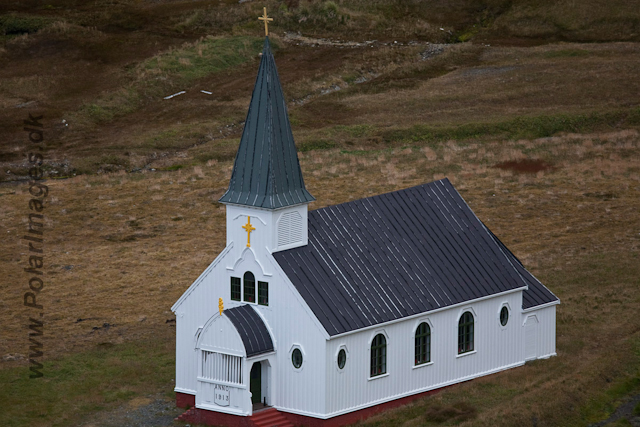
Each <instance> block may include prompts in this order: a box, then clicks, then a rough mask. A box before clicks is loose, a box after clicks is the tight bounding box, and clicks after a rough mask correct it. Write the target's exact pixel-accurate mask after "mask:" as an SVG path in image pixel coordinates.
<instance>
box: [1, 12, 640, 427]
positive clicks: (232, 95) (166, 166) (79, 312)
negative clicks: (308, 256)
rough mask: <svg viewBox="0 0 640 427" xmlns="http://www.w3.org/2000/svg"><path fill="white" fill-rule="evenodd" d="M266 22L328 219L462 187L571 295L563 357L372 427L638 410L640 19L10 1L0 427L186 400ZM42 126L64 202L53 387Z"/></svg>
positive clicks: (311, 182) (582, 421)
mask: <svg viewBox="0 0 640 427" xmlns="http://www.w3.org/2000/svg"><path fill="white" fill-rule="evenodd" d="M263 5H266V6H267V7H268V10H269V11H270V12H269V14H270V15H272V16H273V17H274V19H275V21H274V24H273V25H272V26H271V27H270V33H271V37H270V38H271V39H272V43H273V45H274V46H275V49H276V53H275V57H276V63H277V66H278V71H279V75H280V79H281V82H282V84H283V88H284V91H285V95H286V97H287V100H288V102H289V114H290V118H291V123H292V127H293V133H294V137H295V140H296V143H297V145H298V149H299V157H300V162H301V166H302V170H303V174H304V177H305V182H306V184H307V187H308V189H309V191H310V192H311V193H312V194H313V195H314V196H315V197H316V199H317V201H316V202H314V203H313V204H312V205H311V208H312V209H315V208H318V207H322V206H327V205H331V204H336V203H341V202H345V201H349V200H353V199H357V198H361V197H367V196H370V195H374V194H380V193H383V192H387V191H392V190H397V189H401V188H406V187H409V186H412V185H417V184H421V183H424V182H429V181H432V180H435V179H440V178H442V177H445V176H446V177H448V178H449V179H450V180H451V181H452V182H453V183H454V185H455V186H456V188H457V189H458V191H460V193H461V194H462V196H463V197H464V198H465V200H466V201H467V202H468V203H469V205H470V206H471V208H472V209H473V210H474V211H475V212H476V213H477V215H478V216H479V217H480V219H481V220H482V221H483V222H484V223H485V224H487V226H488V227H490V228H491V230H492V231H493V232H494V233H495V234H496V235H497V236H499V237H500V238H501V239H502V240H503V241H504V242H505V244H507V245H508V246H509V248H510V249H511V250H512V251H513V252H514V253H515V254H516V255H517V256H518V257H519V258H520V259H521V260H522V261H523V263H524V264H525V266H527V267H528V268H529V269H530V270H531V271H532V272H533V273H534V274H535V275H536V276H537V277H538V278H540V280H541V281H542V282H543V283H545V284H546V285H547V286H548V287H549V288H550V289H551V290H552V291H553V292H554V293H556V294H557V295H558V296H559V297H560V299H561V300H562V305H560V306H559V308H558V319H557V320H558V323H557V351H558V356H557V357H554V358H552V359H549V360H545V361H537V362H534V363H530V364H527V365H526V366H524V367H521V368H518V369H514V370H510V371H507V372H504V373H500V374H498V375H493V376H490V377H487V378H482V379H479V380H474V381H472V382H469V383H465V384H461V385H457V386H454V387H450V388H448V389H446V390H444V391H443V392H441V393H439V394H437V395H435V396H433V397H430V398H427V399H423V400H420V401H418V402H417V403H415V404H412V405H410V406H407V407H403V408H400V409H397V410H394V411H391V412H388V413H385V414H384V415H381V416H378V417H374V418H372V419H370V420H368V421H365V422H363V423H362V425H371V426H374V425H375V426H398V425H405V426H423V425H424V426H431V425H463V426H472V425H473V426H476V425H482V426H485V425H491V426H493V425H501V426H514V425H522V426H558V425H573V426H582V425H588V424H590V423H596V422H599V421H601V420H604V419H606V418H607V417H608V416H609V415H611V414H612V413H614V411H615V410H616V408H617V407H619V406H620V405H621V404H622V403H624V402H625V401H626V399H628V398H629V397H631V396H637V395H638V393H640V370H639V368H638V367H639V366H640V320H639V319H638V316H637V313H638V312H639V311H640V291H639V289H640V281H639V279H638V278H639V277H640V262H639V261H638V257H639V255H638V253H639V248H640V216H639V215H638V212H639V211H640V133H639V132H640V101H639V98H638V94H639V93H640V80H639V79H638V64H640V43H639V42H640V5H639V4H638V2H622V1H617V0H616V1H614V2H607V3H606V4H605V3H602V2H596V1H590V0H586V1H583V2H575V1H572V0H566V1H558V2H551V1H536V2H533V1H526V0H513V1H502V0H483V1H481V2H472V1H470V0H456V1H453V0H451V1H449V0H445V1H441V2H432V1H426V2H425V1H417V0H397V1H391V0H373V1H372V0H369V1H365V0H342V1H304V0H287V1H283V2H275V1H267V2H265V3H257V2H255V1H249V2H243V3H238V2H237V1H227V0H224V1H204V0H198V1H181V0H180V1H178V0H176V1H169V0H164V1H163V0H160V1H157V0H154V1H152V0H148V1H147V0H139V1H135V0H109V1H100V2H82V1H77V0H49V1H47V2H42V1H35V0H33V1H22V2H15V3H7V2H4V3H2V4H1V5H0V64H1V65H0V111H1V112H2V114H0V177H1V178H0V236H3V237H2V245H0V277H2V278H4V279H6V280H3V281H2V282H0V313H2V333H1V335H0V356H2V359H1V361H0V384H2V387H0V402H2V403H1V404H0V407H1V408H2V411H0V424H1V425H3V426H5V425H6V426H75V425H77V426H120V425H129V423H130V422H129V421H123V419H122V418H118V417H121V416H124V415H122V414H124V413H128V411H137V410H141V411H147V412H144V414H147V415H148V414H149V413H150V412H149V411H152V410H153V411H156V409H157V408H160V406H162V407H170V406H171V402H170V401H171V399H172V398H173V393H172V390H173V385H172V378H174V377H173V370H174V339H175V335H174V329H175V328H174V325H175V323H174V318H173V315H172V313H171V312H170V307H171V305H172V304H173V303H174V302H175V301H176V300H177V299H178V298H179V296H180V295H181V294H182V292H184V290H185V289H186V288H187V287H188V286H189V285H190V284H191V282H192V281H193V280H195V279H196V278H197V277H198V275H199V274H200V273H201V272H202V270H203V269H204V268H206V266H207V265H209V263H210V262H211V261H212V260H213V259H214V258H215V256H216V255H217V254H218V253H219V252H220V251H221V250H222V249H223V245H224V236H225V229H224V224H225V223H224V208H223V206H222V205H220V204H219V203H217V200H218V198H219V197H220V196H221V194H222V193H223V192H224V190H225V189H226V187H227V185H228V180H229V176H230V172H231V167H232V162H233V158H234V155H235V151H236V149H237V145H238V141H239V138H240V134H241V132H242V127H243V121H244V118H245V115H246V109H247V106H248V104H249V99H250V96H251V90H252V87H253V84H254V81H255V73H256V69H257V64H258V59H259V57H258V53H259V52H260V50H261V46H262V40H263V39H262V34H263V33H262V27H261V23H259V22H258V21H257V20H256V18H257V16H258V15H260V13H261V10H262V7H263ZM182 90H184V91H186V93H185V94H183V95H179V96H176V97H174V98H171V99H166V100H165V99H163V98H164V97H165V96H167V95H171V94H174V93H177V92H179V91H182ZM203 90H204V91H208V92H211V94H210V95H209V94H207V93H203V92H201V91H203ZM29 113H31V114H36V115H37V114H42V115H44V119H43V123H44V129H45V130H44V137H45V143H44V144H45V150H44V151H43V156H44V159H45V160H44V166H43V167H44V169H45V178H46V184H47V185H48V186H49V196H48V198H47V200H46V203H45V209H44V215H45V220H44V221H45V228H44V235H45V241H46V244H45V255H44V259H45V268H44V276H43V277H44V283H45V287H44V289H43V291H42V292H41V294H40V295H39V301H42V304H43V306H44V313H45V315H44V316H45V317H44V321H45V327H44V331H45V333H44V336H43V343H44V350H43V351H44V356H43V358H42V360H44V361H45V368H44V372H45V376H44V377H43V378H38V379H34V380H30V379H29V378H28V373H29V371H28V368H27V362H26V361H25V357H26V355H28V352H29V341H28V338H29V336H28V332H29V330H28V329H27V325H28V322H29V316H31V315H32V314H33V312H32V311H30V310H28V309H27V308H25V307H24V306H23V304H22V298H23V295H24V292H25V291H26V290H27V289H28V283H27V282H26V277H27V276H26V274H25V273H24V272H23V269H24V268H25V267H26V266H27V265H28V247H27V246H26V244H25V241H24V240H22V239H21V236H23V235H24V233H25V231H26V229H27V226H28V214H29V212H30V211H29V206H28V203H29V199H30V195H29V187H28V183H27V181H26V179H27V172H28V162H27V155H28V153H29V150H30V149H29V144H30V143H29V142H28V135H27V133H26V132H25V131H24V130H23V121H24V120H25V119H27V118H28V116H29ZM153 402H155V403H153ZM153 405H156V406H153ZM157 405H160V406H157ZM163 405H164V406H163ZM156 407H157V408H156ZM145 408H146V409H145ZM639 410H640V409H639ZM157 411H159V409H157ZM147 415H145V416H147ZM168 419H169V421H167V422H165V423H164V424H162V423H161V421H158V422H157V425H164V426H169V425H176V426H177V425H180V424H178V423H176V424H173V423H172V422H171V419H172V417H169V418H168ZM131 425H133V424H131ZM616 425H626V424H624V421H618V424H616Z"/></svg>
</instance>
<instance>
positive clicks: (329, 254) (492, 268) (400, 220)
mask: <svg viewBox="0 0 640 427" xmlns="http://www.w3.org/2000/svg"><path fill="white" fill-rule="evenodd" d="M498 242H499V241H497V240H496V239H494V237H493V236H492V235H491V234H490V232H489V231H488V229H486V228H485V227H484V225H483V224H482V223H481V222H480V220H479V219H478V218H477V217H476V216H475V214H474V213H473V212H472V211H471V209H470V208H469V207H468V205H467V204H466V203H465V202H464V200H463V199H462V197H461V196H460V194H459V193H458V192H457V191H456V190H455V189H454V188H453V186H452V185H451V183H450V182H449V181H448V180H447V179H444V180H441V181H436V182H433V183H430V184H424V185H420V186H417V187H413V188H408V189H405V190H401V191H396V192H392V193H387V194H382V195H379V196H374V197H369V198H366V199H361V200H356V201H353V202H348V203H344V204H341V205H336V206H330V207H327V208H323V209H318V210H316V211H312V212H310V213H309V244H308V245H307V246H302V247H298V248H295V249H290V250H285V251H281V252H277V253H274V254H273V256H274V257H275V259H276V261H277V262H278V263H279V264H280V266H281V267H282V269H283V270H284V271H285V273H286V274H287V275H288V277H289V278H290V279H291V281H292V282H293V284H294V286H296V288H297V289H298V291H299V292H300V294H301V295H302V297H303V298H304V299H305V301H307V303H308V305H309V307H310V308H311V310H312V311H313V312H314V314H315V315H316V316H317V317H318V319H319V320H320V322H321V323H322V325H323V326H324V327H325V329H326V330H327V332H328V333H329V335H332V336H333V335H338V334H341V333H345V332H349V331H353V330H356V329H360V328H364V327H367V326H372V325H376V324H379V323H384V322H387V321H391V320H395V319H400V318H403V317H407V316H411V315H414V314H419V313H423V312H428V311H430V310H434V309H437V308H441V307H446V306H450V305H454V304H458V303H461V302H464V301H469V300H473V299H476V298H480V297H484V296H488V295H493V294H497V293H500V292H505V291H508V290H512V289H517V288H522V287H524V286H526V285H529V286H530V288H531V286H532V285H531V283H530V280H529V278H528V277H527V276H526V275H525V274H523V272H522V271H520V270H521V269H522V270H523V271H525V272H526V270H524V268H523V267H521V265H520V267H518V266H517V265H516V264H515V263H513V262H512V260H511V258H510V257H512V256H513V255H512V254H511V255H509V254H508V253H506V252H505V251H504V250H503V249H502V248H501V246H500V244H499V243H498ZM527 274H528V272H527ZM531 277H532V276H531ZM533 280H535V278H534V279H533ZM535 282H536V283H537V284H536V285H535V289H536V291H537V290H538V288H540V287H541V288H540V289H546V288H544V286H543V285H542V284H540V283H539V282H537V281H535ZM536 295H537V294H536Z"/></svg>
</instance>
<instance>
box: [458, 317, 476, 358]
mask: <svg viewBox="0 0 640 427" xmlns="http://www.w3.org/2000/svg"><path fill="white" fill-rule="evenodd" d="M475 324H476V319H475V316H474V314H473V313H472V311H471V310H465V311H464V312H463V313H462V315H461V316H460V318H459V319H458V355H462V354H471V353H475V351H476V348H475Z"/></svg>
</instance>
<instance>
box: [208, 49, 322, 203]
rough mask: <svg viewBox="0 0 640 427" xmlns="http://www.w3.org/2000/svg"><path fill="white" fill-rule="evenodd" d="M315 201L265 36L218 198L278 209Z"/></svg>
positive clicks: (221, 200)
mask: <svg viewBox="0 0 640 427" xmlns="http://www.w3.org/2000/svg"><path fill="white" fill-rule="evenodd" d="M313 200H315V199H314V198H313V196H312V195H311V194H309V192H308V191H307V189H306V188H305V186H304V180H303V179H302V172H301V171H300V163H299V162H298V153H297V151H296V146H295V144H294V142H293V135H292V133H291V125H290V124H289V115H288V113H287V105H286V103H285V100H284V95H283V94H282V87H281V86H280V79H279V78H278V71H277V70H276V63H275V61H274V59H273V54H272V53H271V48H270V46H269V38H268V37H267V38H266V39H265V41H264V49H263V51H262V59H261V60H260V68H259V69H258V78H257V79H256V84H255V87H254V89H253V94H252V95H251V104H250V105H249V112H248V113H247V119H246V121H245V125H244V130H243V132H242V138H241V139H240V146H239V147H238V153H237V155H236V161H235V164H234V165H233V172H232V174H231V181H230V182H229V189H228V190H227V192H226V193H225V194H224V195H223V196H222V198H220V202H222V203H233V204H240V205H247V206H255V207H260V208H267V209H277V208H281V207H285V206H291V205H297V204H300V203H307V202H311V201H313Z"/></svg>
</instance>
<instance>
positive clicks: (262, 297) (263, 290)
mask: <svg viewBox="0 0 640 427" xmlns="http://www.w3.org/2000/svg"><path fill="white" fill-rule="evenodd" d="M258 304H260V305H269V283H267V282H258Z"/></svg>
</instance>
